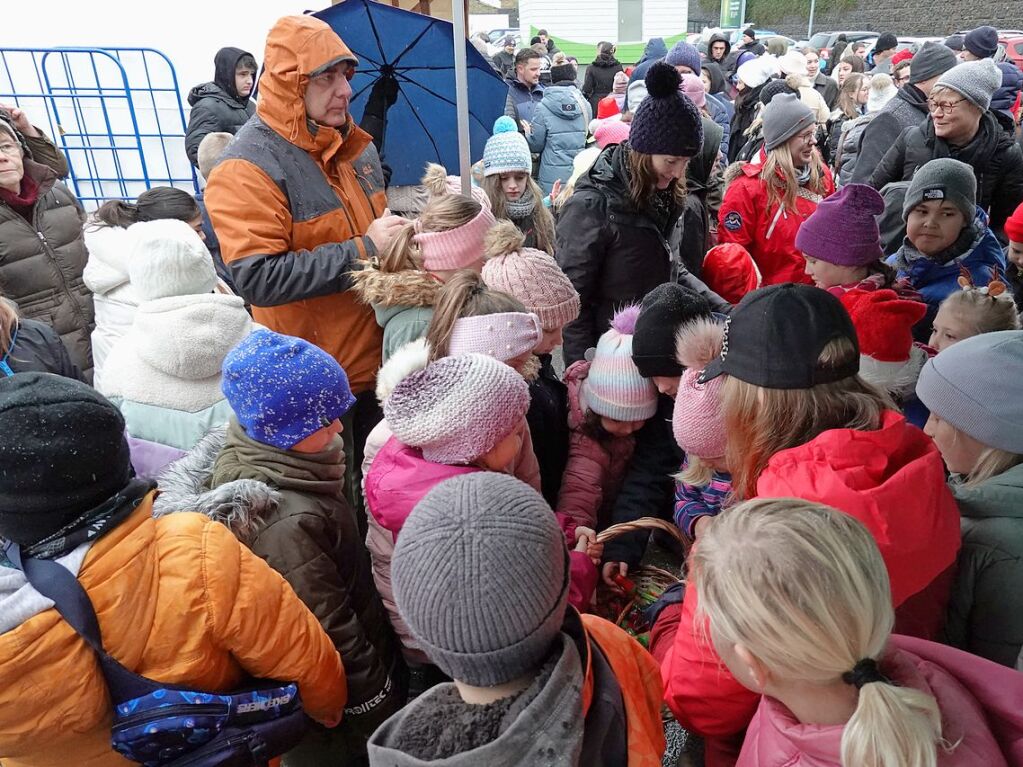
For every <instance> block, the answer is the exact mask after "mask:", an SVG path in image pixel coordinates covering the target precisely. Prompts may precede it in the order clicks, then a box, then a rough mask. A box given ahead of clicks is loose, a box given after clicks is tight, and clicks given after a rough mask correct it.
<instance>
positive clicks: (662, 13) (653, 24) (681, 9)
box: [643, 0, 689, 40]
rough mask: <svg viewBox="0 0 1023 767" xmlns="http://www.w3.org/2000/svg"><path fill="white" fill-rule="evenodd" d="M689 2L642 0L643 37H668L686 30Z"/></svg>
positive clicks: (646, 38)
mask: <svg viewBox="0 0 1023 767" xmlns="http://www.w3.org/2000/svg"><path fill="white" fill-rule="evenodd" d="M688 25H689V3H688V2H686V1H685V0H682V1H681V2H680V0H644V2H643V39H644V40H649V39H650V38H651V37H670V36H672V35H678V34H681V33H683V32H685V31H686V29H687V28H688Z"/></svg>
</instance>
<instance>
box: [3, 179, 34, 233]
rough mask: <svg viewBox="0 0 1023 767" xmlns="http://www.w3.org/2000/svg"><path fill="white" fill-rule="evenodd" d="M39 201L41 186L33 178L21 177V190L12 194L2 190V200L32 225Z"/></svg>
mask: <svg viewBox="0 0 1023 767" xmlns="http://www.w3.org/2000/svg"><path fill="white" fill-rule="evenodd" d="M38 199H39V184H37V183H36V180H35V179H34V178H32V177H31V176H28V175H25V176H22V177H21V190H20V191H18V192H11V191H8V190H7V189H0V200H3V201H4V202H5V203H7V204H8V205H9V206H10V207H11V209H12V210H14V212H15V213H17V214H18V215H19V216H21V217H22V218H23V219H25V220H26V221H28V223H29V224H31V223H32V209H33V208H34V207H35V204H36V201H37V200H38Z"/></svg>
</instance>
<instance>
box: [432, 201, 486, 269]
mask: <svg viewBox="0 0 1023 767" xmlns="http://www.w3.org/2000/svg"><path fill="white" fill-rule="evenodd" d="M493 225H494V214H493V213H491V212H490V210H489V209H488V208H483V209H482V210H480V212H479V213H478V214H477V216H476V218H474V219H473V220H472V221H470V222H469V223H467V224H463V225H462V226H456V227H455V228H454V229H448V230H447V231H445V232H419V234H416V235H415V236H414V237H413V238H412V239H413V240H414V241H415V243H416V244H417V245H418V246H419V250H420V252H421V253H422V254H423V268H424V269H426V270H427V271H429V272H434V271H444V270H449V269H464V268H465V267H467V266H472V265H473V264H475V263H476V262H478V261H480V260H481V259H482V258H483V238H484V237H486V234H487V232H488V231H490V227H492V226H493ZM418 229H419V221H418V220H417V221H416V230H417V231H418Z"/></svg>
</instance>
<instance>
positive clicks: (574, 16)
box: [519, 0, 661, 44]
mask: <svg viewBox="0 0 1023 767" xmlns="http://www.w3.org/2000/svg"><path fill="white" fill-rule="evenodd" d="M660 1H661V0H658V2H660ZM647 2H650V0H647ZM519 24H520V26H521V28H522V39H523V40H525V41H528V40H529V37H530V35H529V28H530V25H532V26H535V27H537V28H539V29H542V28H545V27H546V28H549V29H550V30H551V31H552V33H553V34H555V35H557V36H558V37H564V38H566V39H568V40H572V41H573V42H579V43H594V44H596V43H599V42H600V41H601V40H617V39H618V0H519Z"/></svg>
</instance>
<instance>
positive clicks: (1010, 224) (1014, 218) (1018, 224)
mask: <svg viewBox="0 0 1023 767" xmlns="http://www.w3.org/2000/svg"><path fill="white" fill-rule="evenodd" d="M1005 236H1006V237H1008V238H1009V239H1010V240H1012V241H1013V242H1023V203H1020V205H1019V207H1018V208H1016V210H1014V211H1013V213H1012V215H1011V216H1009V217H1008V218H1007V219H1005Z"/></svg>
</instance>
